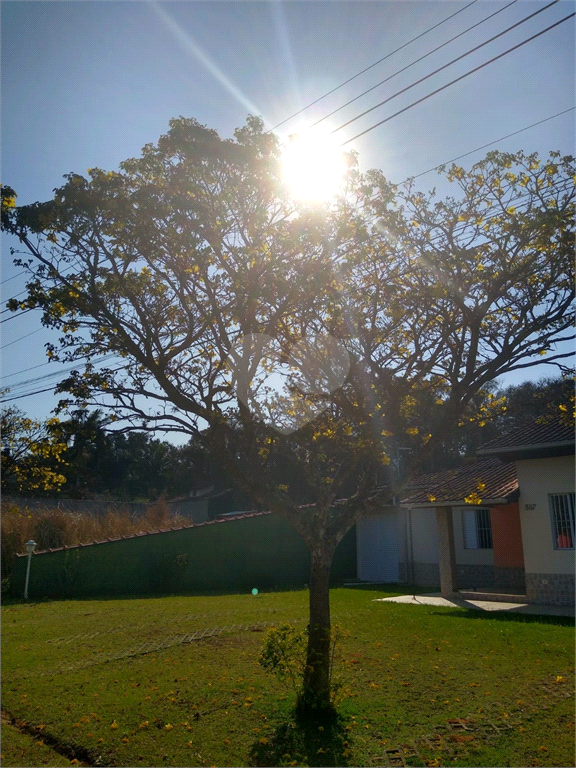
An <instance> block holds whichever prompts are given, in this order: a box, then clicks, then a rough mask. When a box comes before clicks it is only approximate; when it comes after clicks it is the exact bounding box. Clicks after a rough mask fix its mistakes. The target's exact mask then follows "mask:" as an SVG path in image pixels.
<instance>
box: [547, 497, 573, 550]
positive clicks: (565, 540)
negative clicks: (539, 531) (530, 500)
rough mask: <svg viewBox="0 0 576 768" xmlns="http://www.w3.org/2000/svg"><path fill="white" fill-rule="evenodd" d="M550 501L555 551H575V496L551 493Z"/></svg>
mask: <svg viewBox="0 0 576 768" xmlns="http://www.w3.org/2000/svg"><path fill="white" fill-rule="evenodd" d="M548 499H549V502H550V514H551V516H552V541H553V542H554V549H574V494H573V493H551V494H550V495H549V496H548Z"/></svg>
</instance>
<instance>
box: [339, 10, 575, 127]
mask: <svg viewBox="0 0 576 768" xmlns="http://www.w3.org/2000/svg"><path fill="white" fill-rule="evenodd" d="M558 2H560V0H552V2H551V3H549V4H548V5H545V6H544V8H539V9H538V10H537V11H534V13H531V14H530V15H529V16H526V17H525V18H523V19H520V21H517V22H516V23H515V24H512V25H511V26H510V27H507V28H506V29H504V30H503V31H502V32H498V34H497V35H494V36H493V37H490V38H489V39H488V40H485V41H484V42H483V43H480V44H479V45H476V46H475V47H474V48H471V49H470V50H469V51H466V52H465V53H463V54H461V55H460V56H457V57H456V58H455V59H452V61H449V62H448V63H447V64H443V65H442V66H441V67H438V69H435V70H434V71H433V72H430V73H428V74H427V75H424V77H421V78H420V79H419V80H416V81H415V82H413V83H411V84H410V85H407V86H406V87H405V88H402V89H401V90H400V91H396V93H393V94H392V95H391V96H388V98H387V99H384V101H381V102H379V103H378V104H375V105H374V106H373V107H370V109H366V110H365V111H364V112H361V113H360V114H359V115H356V117H352V118H351V119H350V120H347V121H346V122H345V123H342V125H339V126H338V128H334V130H333V131H330V135H332V134H333V133H336V132H337V131H341V130H342V128H346V126H347V125H350V123H354V122H356V120H359V119H360V118H361V117H364V115H367V114H369V113H370V112H373V111H374V110H375V109H378V108H379V107H381V106H383V105H384V104H387V103H388V102H389V101H392V99H395V98H396V97H397V96H400V95H401V94H403V93H406V91H409V90H410V89H411V88H414V87H415V86H417V85H419V84H420V83H423V82H424V81H425V80H428V79H429V78H430V77H433V76H434V75H437V74H438V72H442V70H444V69H446V68H447V67H450V66H452V64H455V63H456V62H457V61H461V60H462V59H465V58H466V56H470V54H471V53H474V52H475V51H478V50H480V48H484V46H485V45H488V44H489V43H492V42H493V41H494V40H497V39H498V38H499V37H502V35H505V34H507V33H508V32H510V31H511V30H512V29H515V28H516V27H519V26H520V25H521V24H524V22H526V21H528V20H529V19H532V18H533V17H534V16H537V15H538V14H539V13H542V12H543V11H546V10H547V9H548V8H550V7H551V6H553V5H556V3H558ZM530 39H532V38H530ZM511 50H513V49H511ZM454 82H456V81H454Z"/></svg>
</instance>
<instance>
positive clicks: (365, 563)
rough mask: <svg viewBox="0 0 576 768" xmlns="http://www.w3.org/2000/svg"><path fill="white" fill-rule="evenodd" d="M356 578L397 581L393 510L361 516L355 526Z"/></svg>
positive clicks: (396, 530) (396, 548)
mask: <svg viewBox="0 0 576 768" xmlns="http://www.w3.org/2000/svg"><path fill="white" fill-rule="evenodd" d="M356 542H357V556H358V560H357V561H358V578H359V579H362V581H382V582H397V581H399V580H400V573H399V567H398V522H397V514H396V512H391V513H389V514H386V515H376V516H374V517H365V518H363V519H362V520H360V521H359V522H358V523H357V525H356Z"/></svg>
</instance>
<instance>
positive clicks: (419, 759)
mask: <svg viewBox="0 0 576 768" xmlns="http://www.w3.org/2000/svg"><path fill="white" fill-rule="evenodd" d="M387 594H394V592H392V591H391V590H389V589H384V588H378V587H373V588H372V589H370V590H368V589H355V588H350V589H345V588H342V589H335V590H333V591H332V594H331V600H332V612H333V620H334V621H335V622H338V623H340V624H342V625H343V627H344V628H346V629H348V630H349V631H350V634H349V636H348V637H347V638H345V639H344V640H343V641H342V644H341V647H340V652H341V659H340V662H339V664H338V671H337V676H338V678H339V682H340V683H341V684H342V689H341V702H340V705H339V717H338V718H337V719H336V720H335V721H334V722H326V723H313V722H308V723H301V722H298V721H296V720H295V719H294V716H293V712H292V707H293V704H294V698H295V696H294V692H293V691H292V690H290V689H287V688H285V687H284V686H283V685H282V684H281V683H280V682H279V681H278V680H277V679H276V678H274V677H271V676H268V675H267V674H265V673H264V671H263V670H262V669H261V668H260V666H259V664H258V655H259V653H260V650H261V648H262V646H263V643H264V637H265V627H266V625H268V624H270V625H271V624H274V625H277V624H279V623H282V622H286V621H288V622H291V623H293V624H295V625H297V626H302V627H304V626H305V623H306V615H307V598H308V596H307V593H306V592H304V591H295V592H282V593H264V594H262V593H261V594H259V595H258V596H253V595H244V594H237V595H214V596H207V595H204V596H201V595H197V596H176V597H164V598H158V597H151V598H148V599H142V598H138V599H114V600H78V601H59V602H45V603H30V604H22V603H17V602H13V603H12V604H10V603H7V604H5V605H4V607H3V609H2V618H3V621H2V634H3V642H2V665H3V691H2V698H3V707H4V708H5V711H6V718H7V721H5V722H4V723H3V730H4V731H5V733H4V734H3V735H4V738H3V744H2V757H3V764H4V765H5V766H36V765H70V764H71V763H72V764H75V765H76V764H81V765H111V766H112V765H113V766H211V765H220V766H230V765H232V766H233V765H255V766H258V765H262V766H264V765H284V766H288V765H298V766H299V765H310V766H312V765H317V766H322V765H332V766H346V765H351V766H353V765H364V766H371V765H374V766H378V765H395V764H397V765H401V764H402V760H403V761H404V762H405V764H407V765H412V766H424V765H434V766H435V765H455V766H539V765H542V766H569V765H574V717H573V714H574V713H573V703H572V700H571V699H572V696H571V694H572V692H573V690H574V678H573V674H574V660H573V647H574V628H573V626H571V622H570V621H569V620H566V619H561V618H553V617H531V616H523V615H514V616H512V615H509V614H503V613H498V614H494V613H491V614H484V613H481V612H474V611H466V610H464V609H454V608H436V607H432V606H411V605H401V604H393V603H377V602H373V600H374V598H376V597H382V596H385V595H387ZM396 594H398V592H396ZM215 629H219V630H221V631H220V632H219V633H213V634H212V635H211V636H205V637H204V638H203V639H193V637H194V633H196V638H197V637H198V636H199V635H200V634H201V632H202V631H205V630H215ZM185 639H187V640H188V642H182V640H185ZM162 642H164V643H165V647H164V648H163V649H162V648H160V647H159V646H160V644H161V643H162ZM144 643H149V645H148V646H147V647H148V651H149V652H148V653H142V652H138V651H139V650H140V651H142V650H145V648H143V644H144ZM9 723H16V725H17V727H18V730H14V728H12V727H11V726H10V725H9ZM23 740H27V743H28V749H26V748H25V747H24V741H23ZM39 741H43V742H44V744H40V743H39ZM48 748H50V749H49V753H44V752H42V753H39V752H38V750H42V749H43V750H48Z"/></svg>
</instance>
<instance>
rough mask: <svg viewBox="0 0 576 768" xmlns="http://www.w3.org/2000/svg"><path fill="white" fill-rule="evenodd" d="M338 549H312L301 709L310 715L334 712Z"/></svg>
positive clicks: (299, 704) (300, 698)
mask: <svg viewBox="0 0 576 768" xmlns="http://www.w3.org/2000/svg"><path fill="white" fill-rule="evenodd" d="M333 556H334V551H333V549H332V548H327V547H314V548H312V549H311V551H310V624H309V626H308V649H307V654H306V667H305V670H304V681H303V687H302V693H301V694H300V697H299V700H298V709H299V711H300V712H301V713H302V714H306V715H324V714H328V713H329V712H331V711H332V702H331V696H330V588H329V581H330V568H331V567H332V558H333Z"/></svg>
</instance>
